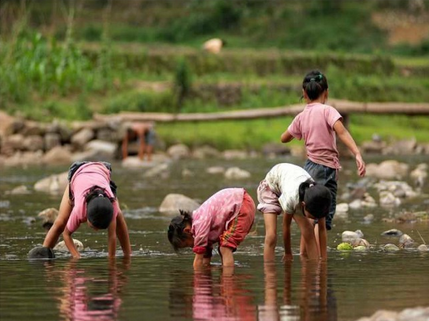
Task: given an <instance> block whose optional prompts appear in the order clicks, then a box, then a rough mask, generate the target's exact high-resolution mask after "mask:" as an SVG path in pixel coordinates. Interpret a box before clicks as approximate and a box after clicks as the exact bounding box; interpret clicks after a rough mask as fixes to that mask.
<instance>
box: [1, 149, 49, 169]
mask: <svg viewBox="0 0 429 321" xmlns="http://www.w3.org/2000/svg"><path fill="white" fill-rule="evenodd" d="M42 157H43V152H42V151H40V150H39V151H37V152H17V153H15V154H14V155H13V156H11V157H8V158H6V159H5V160H4V165H5V166H8V167H16V166H23V167H26V166H28V165H41V164H42Z"/></svg>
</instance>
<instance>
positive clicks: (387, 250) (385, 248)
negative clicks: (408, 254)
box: [381, 243, 400, 252]
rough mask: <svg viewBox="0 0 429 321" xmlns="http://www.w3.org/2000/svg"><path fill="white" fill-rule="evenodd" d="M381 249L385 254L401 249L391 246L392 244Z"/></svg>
mask: <svg viewBox="0 0 429 321" xmlns="http://www.w3.org/2000/svg"><path fill="white" fill-rule="evenodd" d="M381 248H382V250H383V251H385V252H396V251H399V250H400V249H399V247H397V246H396V245H395V244H391V243H389V244H386V245H383V246H382V247H381Z"/></svg>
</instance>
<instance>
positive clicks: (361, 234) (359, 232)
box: [355, 230, 363, 238]
mask: <svg viewBox="0 0 429 321" xmlns="http://www.w3.org/2000/svg"><path fill="white" fill-rule="evenodd" d="M355 233H356V234H357V235H358V236H359V238H363V232H362V231H361V230H356V231H355Z"/></svg>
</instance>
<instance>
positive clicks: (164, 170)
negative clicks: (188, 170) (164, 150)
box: [143, 163, 170, 178]
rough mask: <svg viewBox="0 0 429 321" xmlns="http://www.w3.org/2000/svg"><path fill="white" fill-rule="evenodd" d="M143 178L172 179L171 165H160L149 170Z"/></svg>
mask: <svg viewBox="0 0 429 321" xmlns="http://www.w3.org/2000/svg"><path fill="white" fill-rule="evenodd" d="M143 176H144V177H145V178H154V177H159V178H168V177H170V165H169V164H167V163H163V164H159V165H157V166H155V167H152V168H151V169H149V170H148V171H147V172H146V173H144V175H143Z"/></svg>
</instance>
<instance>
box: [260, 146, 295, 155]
mask: <svg viewBox="0 0 429 321" xmlns="http://www.w3.org/2000/svg"><path fill="white" fill-rule="evenodd" d="M289 154H290V149H289V147H287V146H286V145H285V144H277V143H268V144H265V145H264V146H262V155H264V156H265V157H278V156H285V155H289Z"/></svg>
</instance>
